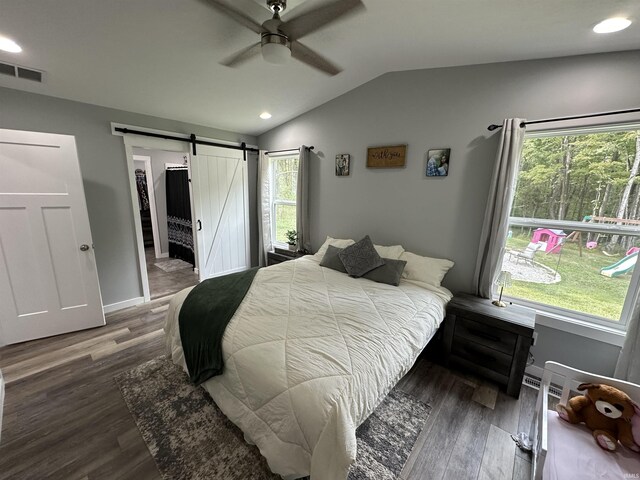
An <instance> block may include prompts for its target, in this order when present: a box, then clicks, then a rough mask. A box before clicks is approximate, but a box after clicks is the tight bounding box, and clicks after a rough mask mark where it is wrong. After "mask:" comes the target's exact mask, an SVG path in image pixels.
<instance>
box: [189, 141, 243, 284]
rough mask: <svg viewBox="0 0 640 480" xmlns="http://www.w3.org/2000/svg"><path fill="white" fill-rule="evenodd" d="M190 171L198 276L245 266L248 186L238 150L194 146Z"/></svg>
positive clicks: (218, 274)
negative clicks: (195, 153)
mask: <svg viewBox="0 0 640 480" xmlns="http://www.w3.org/2000/svg"><path fill="white" fill-rule="evenodd" d="M191 172H192V178H191V182H192V186H193V195H194V207H195V218H196V221H195V228H196V241H197V254H198V269H199V273H200V280H201V281H202V280H205V279H207V278H211V277H217V276H220V275H225V274H228V273H233V272H238V271H241V270H246V269H248V268H249V267H250V263H251V261H250V254H249V204H248V192H249V189H248V184H247V162H245V161H244V160H243V154H242V151H241V150H232V149H228V148H218V147H211V146H198V155H196V156H193V158H192V164H191Z"/></svg>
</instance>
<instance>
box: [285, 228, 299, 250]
mask: <svg viewBox="0 0 640 480" xmlns="http://www.w3.org/2000/svg"><path fill="white" fill-rule="evenodd" d="M284 236H285V237H287V245H289V250H290V251H292V252H295V251H296V250H297V244H298V232H296V231H295V230H287V231H286V232H285V233H284Z"/></svg>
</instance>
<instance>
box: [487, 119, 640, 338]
mask: <svg viewBox="0 0 640 480" xmlns="http://www.w3.org/2000/svg"><path fill="white" fill-rule="evenodd" d="M638 129H640V122H637V121H632V122H625V123H609V124H601V125H591V126H589V125H582V126H576V127H569V128H552V129H548V130H544V129H539V130H532V131H528V132H525V135H524V139H525V140H527V139H529V138H545V137H557V136H562V135H588V134H594V133H606V132H620V131H627V130H638ZM519 175H520V171H518V176H519ZM514 182H515V185H514V188H513V194H512V199H513V197H515V194H516V189H517V188H518V187H517V182H518V178H517V177H516V178H515V180H514ZM508 225H509V226H511V225H513V226H514V227H533V228H539V227H546V228H556V229H562V230H564V229H567V230H576V231H582V232H595V233H605V234H618V235H626V236H629V235H631V236H638V237H640V229H639V228H634V227H630V226H626V225H617V224H597V223H586V222H577V221H572V220H566V221H565V220H552V219H541V218H524V217H511V216H510V217H509V219H508ZM494 290H495V285H494ZM503 297H504V298H506V299H507V300H509V301H510V302H513V303H515V304H520V305H523V306H526V307H530V308H533V309H535V310H536V311H537V312H540V313H539V315H541V316H543V317H544V318H547V319H549V321H548V322H546V323H548V325H547V326H549V327H551V328H553V324H555V323H557V322H562V323H565V324H566V323H569V324H573V325H574V326H576V325H578V326H580V328H586V329H589V328H590V329H592V330H598V331H607V332H619V333H620V334H622V335H624V334H625V333H626V331H627V327H628V324H629V317H630V316H631V313H632V311H633V307H634V305H635V304H636V303H637V302H638V301H639V300H640V268H634V270H633V273H632V275H631V281H630V282H629V288H628V290H627V294H626V295H625V299H624V304H623V306H622V312H621V313H620V319H619V320H618V321H616V320H611V319H608V318H604V317H600V316H597V315H592V314H588V313H583V312H579V311H577V310H569V309H565V308H562V307H556V306H553V305H549V304H545V303H540V302H536V301H533V300H528V299H524V298H519V297H511V296H509V295H504V296H503ZM585 319H586V320H585ZM562 330H565V329H564V328H562ZM610 343H611V342H610Z"/></svg>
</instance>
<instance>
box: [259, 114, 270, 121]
mask: <svg viewBox="0 0 640 480" xmlns="http://www.w3.org/2000/svg"><path fill="white" fill-rule="evenodd" d="M260 118H261V119H263V120H269V119H270V118H271V114H270V113H269V112H262V113H261V114H260Z"/></svg>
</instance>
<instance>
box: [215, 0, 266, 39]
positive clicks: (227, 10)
mask: <svg viewBox="0 0 640 480" xmlns="http://www.w3.org/2000/svg"><path fill="white" fill-rule="evenodd" d="M206 2H207V3H208V4H209V5H211V6H212V7H213V8H215V9H216V10H218V11H219V12H221V13H224V14H225V15H227V16H229V17H231V18H233V19H234V20H235V21H236V22H238V23H239V24H240V25H244V26H245V27H247V28H248V29H249V30H252V31H254V32H255V33H262V26H261V25H260V24H259V23H258V22H256V21H255V20H253V19H252V18H251V17H249V16H247V15H246V14H245V13H244V12H241V11H240V10H236V9H235V8H234V7H232V6H230V5H229V4H227V3H226V2H223V1H222V0H206Z"/></svg>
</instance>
